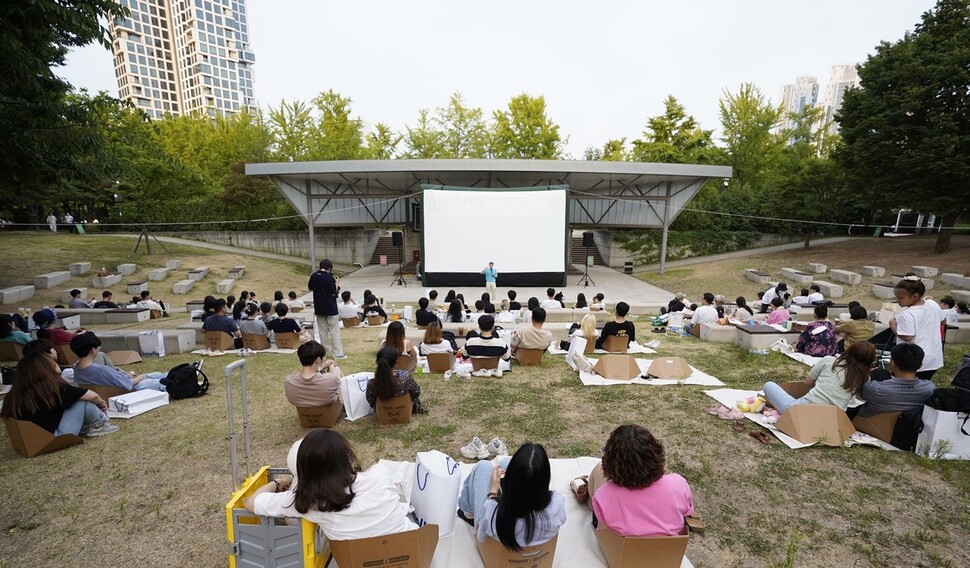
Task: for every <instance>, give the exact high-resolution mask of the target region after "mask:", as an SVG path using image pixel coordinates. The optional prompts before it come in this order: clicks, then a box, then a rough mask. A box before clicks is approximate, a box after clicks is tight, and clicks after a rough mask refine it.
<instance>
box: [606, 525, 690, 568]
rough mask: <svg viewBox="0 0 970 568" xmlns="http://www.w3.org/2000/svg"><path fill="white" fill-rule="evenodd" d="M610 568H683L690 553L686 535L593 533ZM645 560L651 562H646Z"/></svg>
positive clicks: (610, 531) (611, 531) (609, 530)
mask: <svg viewBox="0 0 970 568" xmlns="http://www.w3.org/2000/svg"><path fill="white" fill-rule="evenodd" d="M593 532H594V533H595V534H596V540H598V541H599V543H600V550H602V551H603V556H605V557H606V564H607V565H608V566H609V567H610V568H638V567H640V566H650V567H651V568H680V566H681V563H682V562H683V559H684V553H686V552H687V538H688V537H687V535H686V534H682V535H677V536H639V537H632V536H620V535H619V534H617V533H616V532H615V531H613V530H612V529H609V528H605V527H604V528H602V529H601V530H594V531H593ZM646 559H649V561H647V560H646Z"/></svg>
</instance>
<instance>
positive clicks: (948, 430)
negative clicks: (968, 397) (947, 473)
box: [916, 406, 970, 460]
mask: <svg viewBox="0 0 970 568" xmlns="http://www.w3.org/2000/svg"><path fill="white" fill-rule="evenodd" d="M916 453H918V454H920V455H922V456H925V457H928V458H933V459H944V460H960V459H962V460H967V459H970V421H968V414H967V413H966V412H946V411H944V410H939V409H936V408H933V407H931V406H924V407H923V430H922V431H921V432H920V433H919V437H917V439H916Z"/></svg>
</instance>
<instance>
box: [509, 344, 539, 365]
mask: <svg viewBox="0 0 970 568" xmlns="http://www.w3.org/2000/svg"><path fill="white" fill-rule="evenodd" d="M544 352H545V349H525V348H523V347H519V348H518V349H516V350H515V360H516V361H517V362H518V363H519V365H522V366H523V367H538V366H540V365H542V354H543V353H544Z"/></svg>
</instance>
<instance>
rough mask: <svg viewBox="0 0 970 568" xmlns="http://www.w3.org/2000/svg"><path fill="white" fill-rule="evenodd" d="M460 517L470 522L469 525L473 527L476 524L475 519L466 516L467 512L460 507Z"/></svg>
mask: <svg viewBox="0 0 970 568" xmlns="http://www.w3.org/2000/svg"><path fill="white" fill-rule="evenodd" d="M458 518H459V519H461V520H463V521H465V522H466V523H468V526H471V527H473V526H475V519H469V518H468V517H466V516H465V512H464V511H462V510H461V509H458Z"/></svg>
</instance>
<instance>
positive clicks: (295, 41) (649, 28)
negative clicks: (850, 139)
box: [59, 0, 935, 159]
mask: <svg viewBox="0 0 970 568" xmlns="http://www.w3.org/2000/svg"><path fill="white" fill-rule="evenodd" d="M934 3H935V2H933V1H932V0H814V1H811V2H805V1H801V2H791V1H786V0H771V1H769V0H733V1H730V0H729V1H724V0H722V1H714V0H681V1H670V0H664V1H659V0H639V1H610V0H600V1H599V2H588V1H587V2H578V1H574V0H555V1H552V0H519V1H517V2H511V1H508V0H492V1H490V2H461V1H459V0H450V1H444V0H411V1H409V2H404V1H400V0H397V1H391V0H357V1H353V2H347V1H343V2H334V1H332V0H247V2H246V4H247V7H248V14H249V26H250V28H249V32H250V43H251V45H252V49H253V51H254V52H255V54H256V64H255V66H254V75H255V90H256V98H257V100H258V102H259V104H260V106H261V107H262V108H263V109H268V108H269V107H274V106H278V105H279V103H280V100H281V99H286V100H288V101H290V100H294V99H302V100H305V101H309V100H310V99H312V98H313V97H314V96H316V95H317V94H318V93H320V92H322V91H326V90H328V89H334V90H335V91H337V92H339V93H340V94H341V95H343V96H345V97H349V98H350V99H351V100H352V101H353V104H352V107H353V112H354V114H355V115H356V116H357V117H359V118H361V119H362V120H363V121H364V123H365V125H373V124H374V123H377V122H384V123H386V124H388V125H389V126H390V127H391V128H392V129H394V130H396V131H403V130H404V129H405V126H407V125H414V124H415V123H416V122H417V116H418V110H419V109H421V108H428V109H431V110H433V109H435V108H436V107H440V106H445V105H446V104H447V103H448V100H449V97H450V96H451V94H452V93H454V92H455V91H460V92H461V93H462V94H463V95H464V98H465V101H466V104H467V105H469V106H473V107H480V108H482V109H483V110H484V111H485V114H486V116H490V115H491V112H492V111H493V110H496V109H503V108H505V107H506V106H507V105H508V102H509V100H510V99H511V98H512V97H514V96H516V95H518V94H521V93H528V94H530V95H533V96H538V95H542V96H544V97H545V99H546V105H547V114H548V116H549V117H550V118H551V119H552V120H553V121H554V122H555V123H557V124H558V125H559V126H560V135H562V136H563V137H566V136H568V143H567V145H566V152H567V154H568V155H569V156H571V157H573V158H577V159H579V158H582V155H583V151H584V149H585V148H587V147H590V146H595V147H601V146H602V145H603V143H604V142H606V141H607V140H609V139H611V138H622V137H626V138H627V140H628V141H631V140H633V139H636V138H639V137H640V136H641V135H642V132H643V129H644V125H645V124H646V122H647V119H648V118H649V117H651V116H656V115H659V114H661V113H662V112H663V100H664V99H665V98H666V96H667V95H668V94H672V95H674V96H675V97H677V99H678V100H679V101H680V102H681V103H682V104H683V105H684V106H685V108H686V110H687V112H688V113H690V114H692V115H693V116H694V117H695V118H696V119H697V120H698V121H700V124H701V126H702V127H703V128H706V129H711V130H715V131H717V130H718V100H719V99H720V98H721V96H722V95H723V93H724V90H725V89H728V90H730V91H732V92H736V91H737V90H738V87H739V85H740V84H741V83H748V82H750V83H754V84H755V85H756V86H757V87H758V88H759V89H760V90H761V91H762V92H763V93H764V94H765V95H766V96H767V97H769V98H770V99H771V100H772V101H773V102H775V103H777V102H779V98H780V93H781V89H782V86H783V85H784V84H786V83H793V82H794V81H795V78H796V77H798V76H801V75H814V76H816V77H817V78H818V80H819V83H820V85H819V90H820V93H819V99H820V101H821V99H822V98H823V97H824V92H825V86H826V84H827V83H828V77H829V73H830V71H831V67H832V65H836V64H854V63H859V62H863V61H864V60H865V59H866V57H867V55H869V54H871V53H873V52H874V48H875V46H876V45H878V44H879V42H880V41H895V40H897V39H899V38H901V37H902V36H903V34H904V33H905V32H906V31H907V30H912V29H913V26H914V25H915V24H916V23H917V22H919V20H920V16H921V14H922V13H923V12H925V11H926V10H928V9H930V8H932V6H933V5H934ZM59 74H60V75H62V76H63V77H65V78H66V79H67V80H69V81H70V82H71V83H72V84H73V85H74V86H75V87H78V88H82V87H83V88H87V89H88V90H90V91H99V90H105V91H107V92H109V93H111V94H113V95H114V96H117V93H118V90H117V84H116V83H115V79H114V70H113V66H112V58H111V54H110V53H109V52H108V51H105V50H104V48H102V47H101V46H99V45H93V46H87V47H84V48H82V49H79V50H77V51H75V52H73V53H72V54H71V55H70V56H69V58H68V63H67V65H66V66H65V67H64V68H63V69H61V70H60V73H59Z"/></svg>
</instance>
